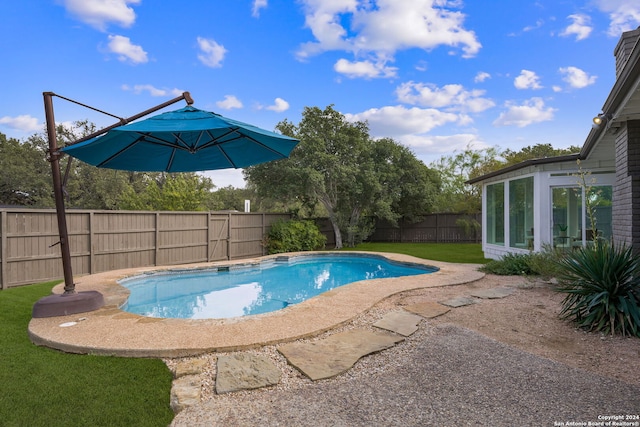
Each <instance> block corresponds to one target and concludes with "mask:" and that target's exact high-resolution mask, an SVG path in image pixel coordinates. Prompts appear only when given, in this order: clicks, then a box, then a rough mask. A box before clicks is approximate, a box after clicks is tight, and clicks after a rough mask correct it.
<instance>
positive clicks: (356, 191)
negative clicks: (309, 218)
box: [244, 105, 439, 248]
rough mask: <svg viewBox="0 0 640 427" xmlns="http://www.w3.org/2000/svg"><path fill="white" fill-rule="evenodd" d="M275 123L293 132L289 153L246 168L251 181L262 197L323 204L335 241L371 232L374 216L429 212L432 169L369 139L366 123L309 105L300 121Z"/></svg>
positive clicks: (388, 141) (386, 141) (436, 183)
mask: <svg viewBox="0 0 640 427" xmlns="http://www.w3.org/2000/svg"><path fill="white" fill-rule="evenodd" d="M276 129H277V130H278V131H280V132H282V133H283V134H285V135H288V136H291V137H294V138H298V139H299V140H300V144H298V146H297V147H296V148H295V149H294V150H293V151H292V153H291V156H290V157H289V158H288V159H284V160H279V161H276V162H269V163H263V164H260V165H255V166H252V167H250V168H247V169H245V172H244V173H245V177H246V179H247V180H248V182H249V184H250V186H252V187H253V188H255V189H256V191H257V192H258V194H259V195H261V196H264V197H272V198H280V199H283V200H287V201H289V202H291V203H299V204H300V205H301V206H304V207H305V208H306V209H309V210H312V209H313V206H315V205H316V204H320V205H321V206H322V207H323V208H324V209H325V211H326V215H327V216H328V217H329V220H330V221H331V224H332V226H333V230H334V234H335V237H336V247H338V248H340V247H342V245H343V239H342V235H343V234H345V235H346V238H347V243H348V244H349V245H353V244H355V243H357V242H358V241H360V240H362V239H363V238H365V237H366V236H367V235H368V234H369V233H370V232H371V224H372V222H371V220H372V217H377V218H382V219H386V220H389V221H391V222H393V223H395V222H397V220H398V219H399V218H401V217H403V216H407V217H415V216H417V215H419V214H422V213H425V212H428V211H429V210H430V204H431V200H432V199H433V195H434V194H435V193H436V192H437V191H438V186H439V181H438V179H437V175H435V174H433V173H431V172H430V171H429V169H428V168H427V167H426V166H425V165H424V164H423V163H422V162H420V161H419V160H418V159H416V158H415V156H414V155H413V154H412V153H411V152H410V151H409V150H408V149H407V148H406V147H403V146H401V145H399V144H397V143H396V142H394V141H393V140H392V139H389V138H384V139H378V140H376V139H373V138H371V136H370V135H369V129H368V126H367V124H366V123H364V122H355V123H350V122H348V121H347V120H346V119H345V117H344V116H343V115H342V114H341V113H339V112H338V111H336V110H335V109H334V108H333V106H331V105H330V106H328V107H326V108H325V109H324V110H321V109H320V108H318V107H306V108H305V109H304V111H303V114H302V120H301V121H300V123H298V124H297V125H296V124H294V123H292V122H290V121H288V120H284V121H282V122H280V123H278V125H277V126H276Z"/></svg>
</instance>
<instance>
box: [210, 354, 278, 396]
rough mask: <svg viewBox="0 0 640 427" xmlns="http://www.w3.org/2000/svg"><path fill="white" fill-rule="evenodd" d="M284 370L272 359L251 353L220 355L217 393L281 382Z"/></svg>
mask: <svg viewBox="0 0 640 427" xmlns="http://www.w3.org/2000/svg"><path fill="white" fill-rule="evenodd" d="M281 375H282V372H281V371H280V369H279V368H278V367H277V366H276V365H275V363H273V362H272V361H271V360H269V359H268V358H266V357H264V356H259V355H255V354H250V353H235V354H231V355H226V356H219V357H218V364H217V375H216V393H218V394H222V393H229V392H233V391H239V390H250V389H254V388H260V387H267V386H270V385H275V384H278V383H279V382H280V376H281Z"/></svg>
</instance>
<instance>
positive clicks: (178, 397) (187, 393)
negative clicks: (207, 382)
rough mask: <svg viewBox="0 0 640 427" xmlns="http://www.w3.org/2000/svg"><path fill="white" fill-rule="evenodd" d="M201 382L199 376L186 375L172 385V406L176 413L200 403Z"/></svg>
mask: <svg viewBox="0 0 640 427" xmlns="http://www.w3.org/2000/svg"><path fill="white" fill-rule="evenodd" d="M200 394H201V380H200V377H199V376H198V375H185V376H183V377H180V378H178V379H176V380H174V381H173V383H172V385H171V397H170V405H171V409H172V410H173V412H174V413H176V414H177V413H178V412H180V411H182V410H183V409H185V408H186V407H188V406H192V405H196V404H198V403H200Z"/></svg>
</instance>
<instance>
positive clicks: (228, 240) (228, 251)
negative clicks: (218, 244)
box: [227, 212, 231, 260]
mask: <svg viewBox="0 0 640 427" xmlns="http://www.w3.org/2000/svg"><path fill="white" fill-rule="evenodd" d="M227 259H228V260H230V259H231V212H229V213H228V214H227Z"/></svg>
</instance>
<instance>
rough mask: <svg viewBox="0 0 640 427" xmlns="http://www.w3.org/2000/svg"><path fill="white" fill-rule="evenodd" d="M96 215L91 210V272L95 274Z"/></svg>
mask: <svg viewBox="0 0 640 427" xmlns="http://www.w3.org/2000/svg"><path fill="white" fill-rule="evenodd" d="M94 221H95V217H94V216H93V211H91V212H89V274H93V273H95V272H96V257H95V253H94V249H93V243H94V240H95V234H94V233H93V231H94V230H95V224H94Z"/></svg>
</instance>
